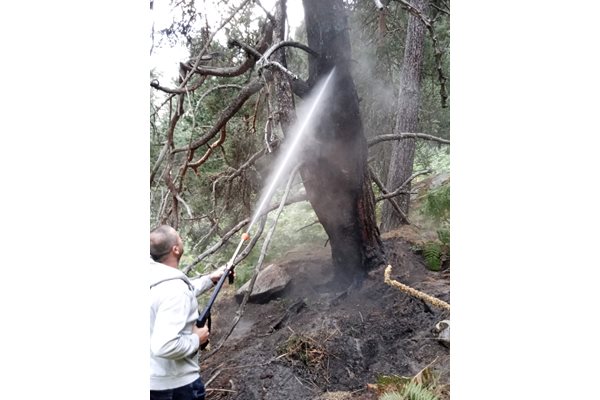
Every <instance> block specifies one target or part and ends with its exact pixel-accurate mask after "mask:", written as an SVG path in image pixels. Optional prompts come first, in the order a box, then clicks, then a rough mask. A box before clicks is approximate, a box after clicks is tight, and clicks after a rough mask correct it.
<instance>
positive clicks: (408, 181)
mask: <svg viewBox="0 0 600 400" xmlns="http://www.w3.org/2000/svg"><path fill="white" fill-rule="evenodd" d="M431 172H432V171H431V170H430V169H426V170H423V171H419V172H415V173H414V174H412V175H411V176H410V177H408V179H407V180H405V181H404V182H403V183H402V185H400V186H398V188H397V189H396V190H394V191H393V192H390V193H386V194H384V195H382V196H380V197H379V198H378V199H377V200H375V202H378V201H381V200H385V199H391V198H392V197H396V196H398V195H400V194H402V190H404V188H405V187H406V185H408V184H409V183H410V182H411V181H412V180H413V179H415V178H416V177H417V176H420V175H427V174H430V173H431Z"/></svg>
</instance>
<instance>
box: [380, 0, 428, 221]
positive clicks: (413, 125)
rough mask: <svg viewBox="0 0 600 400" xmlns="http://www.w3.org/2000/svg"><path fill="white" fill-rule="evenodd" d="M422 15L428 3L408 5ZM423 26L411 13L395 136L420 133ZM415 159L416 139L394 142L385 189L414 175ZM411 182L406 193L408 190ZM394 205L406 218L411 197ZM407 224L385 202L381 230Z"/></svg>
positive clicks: (401, 197)
mask: <svg viewBox="0 0 600 400" xmlns="http://www.w3.org/2000/svg"><path fill="white" fill-rule="evenodd" d="M411 3H412V4H413V5H414V6H415V7H416V8H417V10H419V11H420V12H421V13H422V14H424V15H427V14H426V11H425V10H426V7H427V0H413V1H412V2H411ZM425 32H426V27H425V25H424V24H423V22H422V21H421V20H420V18H419V17H416V16H415V15H413V14H411V15H410V16H409V18H408V26H407V33H406V45H405V48H404V59H403V62H402V69H401V72H400V91H399V95H398V114H397V116H396V125H395V127H394V133H400V132H419V107H420V104H421V77H422V71H423V47H424V43H425ZM414 159H415V139H414V138H408V139H403V140H399V141H397V142H394V144H393V146H392V154H391V159H390V167H389V171H388V179H387V183H386V186H387V188H388V189H389V190H390V191H393V190H395V189H396V188H397V187H398V186H400V185H401V184H402V183H403V182H405V181H406V180H407V179H408V178H409V177H410V176H411V175H412V173H413V162H414ZM410 187H411V185H410V183H409V184H408V186H407V187H406V191H407V192H409V191H410ZM397 202H398V204H399V206H400V209H401V210H402V211H403V212H404V213H405V215H408V211H409V205H410V194H401V195H399V196H398V199H397ZM406 223H407V221H406V220H405V219H404V218H403V217H402V216H401V215H398V213H397V212H396V211H395V210H394V209H393V208H392V206H391V205H390V204H388V203H387V202H386V203H384V204H383V208H382V213H381V230H382V231H389V230H391V229H394V228H397V227H399V226H400V225H403V224H406Z"/></svg>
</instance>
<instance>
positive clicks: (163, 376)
mask: <svg viewBox="0 0 600 400" xmlns="http://www.w3.org/2000/svg"><path fill="white" fill-rule="evenodd" d="M182 255H183V241H182V240H181V237H179V234H178V233H177V231H175V229H173V228H172V227H170V226H168V225H161V226H159V227H158V228H156V229H154V230H152V231H151V232H150V256H151V260H150V399H151V400H158V399H169V400H204V396H205V393H204V383H202V380H201V378H200V372H199V371H200V366H199V364H198V349H199V347H200V344H202V343H205V342H206V341H207V340H208V336H209V332H208V328H207V327H202V328H198V327H196V320H197V319H198V316H199V315H198V300H197V299H196V296H198V295H200V294H201V293H202V292H205V291H207V290H208V289H210V288H211V287H212V286H213V285H214V284H215V283H216V282H218V280H219V278H221V276H222V275H223V272H224V269H225V267H221V268H219V269H217V270H215V271H214V272H212V273H211V274H210V275H204V276H202V277H200V278H199V279H194V280H193V281H191V280H190V279H189V278H188V277H187V276H186V275H185V274H184V273H183V272H181V271H180V270H179V269H178V267H179V260H180V259H181V256H182Z"/></svg>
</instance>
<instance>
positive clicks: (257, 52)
mask: <svg viewBox="0 0 600 400" xmlns="http://www.w3.org/2000/svg"><path fill="white" fill-rule="evenodd" d="M227 46H229V47H233V46H236V47H239V48H241V49H243V50H244V51H245V52H246V53H247V54H248V55H251V56H252V57H254V59H255V61H256V60H260V59H261V57H262V53H261V51H265V49H264V48H263V47H266V46H261V47H260V50H259V49H255V48H253V47H252V46H248V45H247V44H246V43H242V42H240V41H239V40H237V39H229V40H228V41H227Z"/></svg>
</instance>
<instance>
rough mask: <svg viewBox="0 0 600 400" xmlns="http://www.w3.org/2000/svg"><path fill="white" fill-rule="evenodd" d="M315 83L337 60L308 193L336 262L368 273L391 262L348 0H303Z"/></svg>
mask: <svg viewBox="0 0 600 400" xmlns="http://www.w3.org/2000/svg"><path fill="white" fill-rule="evenodd" d="M303 4H304V15H305V23H306V31H307V39H308V46H309V47H310V48H312V49H313V50H315V51H317V52H318V53H319V56H318V57H309V78H308V83H309V84H310V85H311V87H313V86H314V85H315V84H316V83H317V82H318V81H319V80H321V79H322V78H324V77H326V76H327V75H328V74H329V72H330V71H331V70H332V68H333V67H334V66H335V73H334V76H333V78H332V81H331V82H330V86H331V87H330V89H331V91H330V93H329V94H328V97H327V101H326V102H325V104H324V105H323V107H325V109H324V110H323V113H322V114H321V115H322V116H321V119H320V121H319V122H318V126H317V127H316V134H315V135H316V140H315V141H314V143H313V144H311V145H310V146H309V147H308V149H307V150H306V151H305V154H304V158H303V161H304V164H303V167H302V168H301V176H302V179H303V182H304V186H305V188H306V193H307V197H308V199H309V201H310V203H311V205H312V207H313V209H314V210H315V213H316V214H317V217H318V219H319V222H320V223H321V224H322V225H323V227H324V229H325V231H326V232H327V235H328V236H329V240H330V245H331V252H332V259H333V263H334V266H335V267H336V268H338V269H339V270H342V271H344V273H345V274H346V275H348V276H357V275H358V276H360V275H364V273H365V272H366V271H368V270H369V269H372V268H375V267H378V266H380V265H381V264H382V263H384V262H385V257H384V252H383V247H382V243H381V239H380V235H379V229H378V227H377V222H376V218H375V198H374V195H373V190H372V187H371V183H370V179H369V171H368V165H367V142H366V140H365V137H364V133H363V125H362V121H361V117H360V112H359V104H358V96H357V93H356V88H355V86H354V81H353V79H352V76H351V72H350V66H351V62H352V61H351V47H350V38H349V35H348V24H347V18H346V10H345V8H344V5H343V1H342V0H303Z"/></svg>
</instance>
